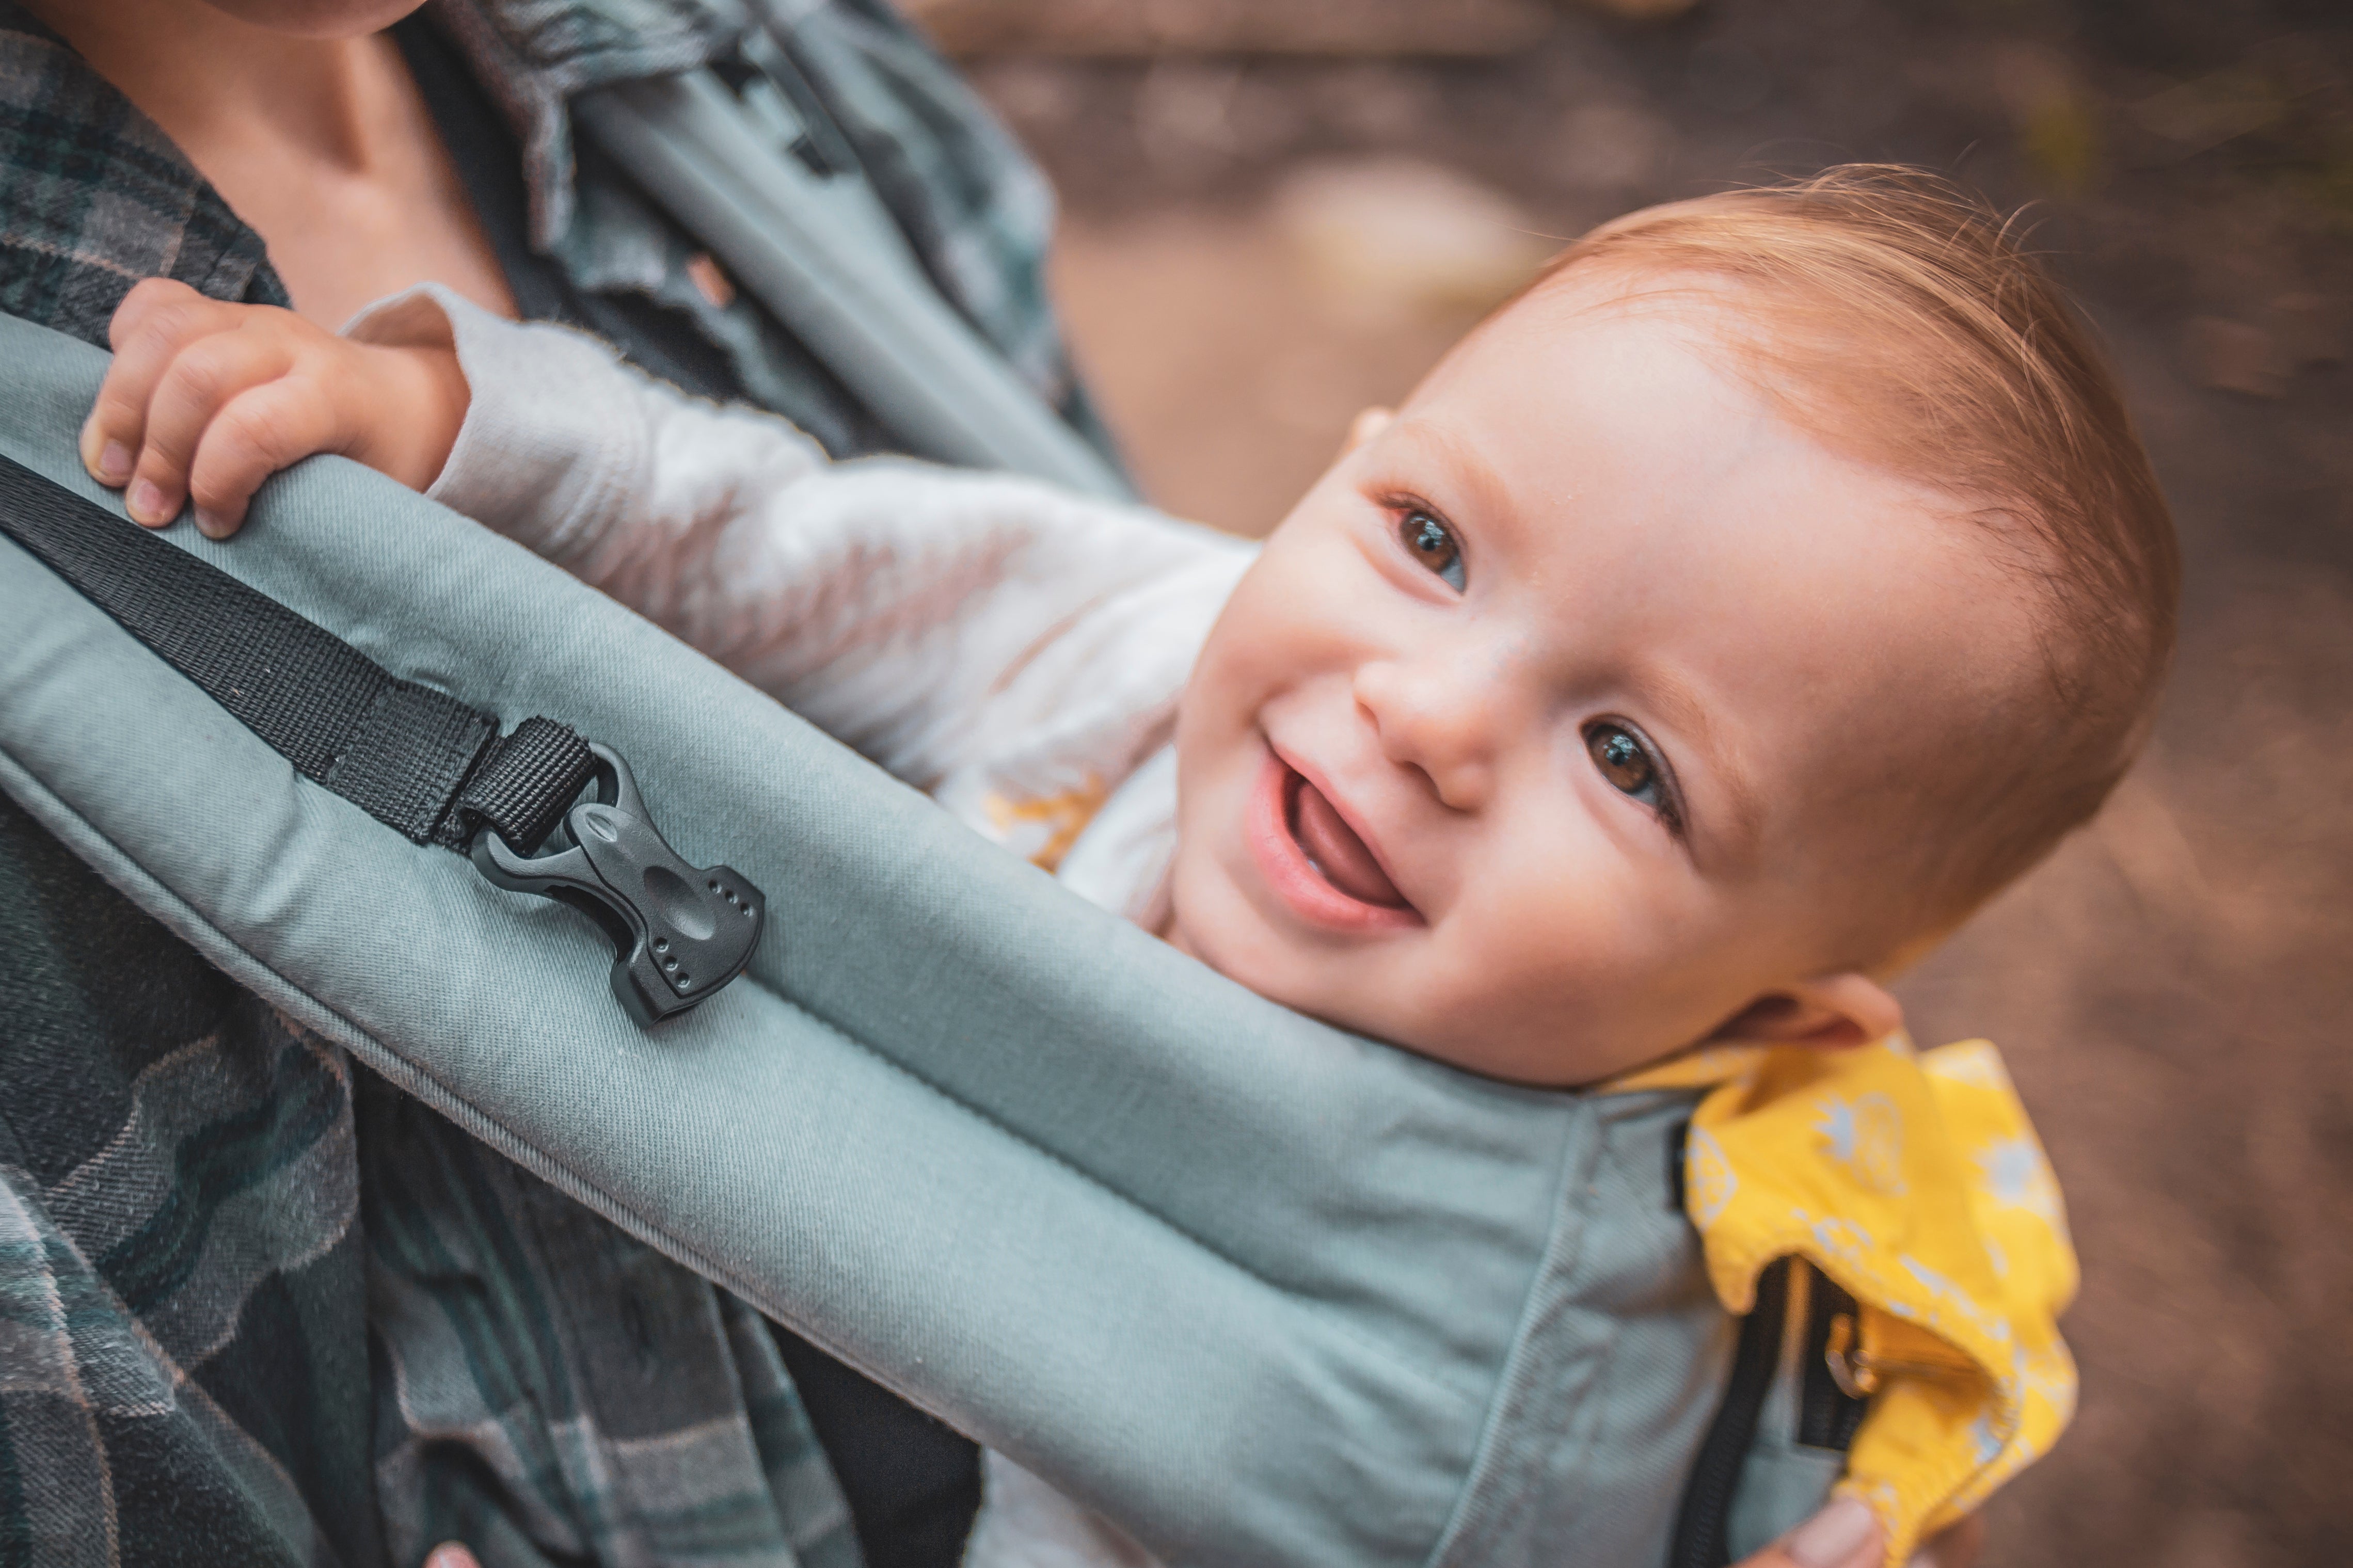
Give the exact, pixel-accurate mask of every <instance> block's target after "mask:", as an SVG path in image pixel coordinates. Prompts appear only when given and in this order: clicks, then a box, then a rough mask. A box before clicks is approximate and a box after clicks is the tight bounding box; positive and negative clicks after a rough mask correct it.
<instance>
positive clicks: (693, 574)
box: [346, 286, 1251, 787]
mask: <svg viewBox="0 0 2353 1568" xmlns="http://www.w3.org/2000/svg"><path fill="white" fill-rule="evenodd" d="M346 331H347V332H349V333H350V334H351V335H353V337H356V338H360V339H362V340H364V341H368V342H439V343H444V344H448V345H450V346H453V347H454V348H455V349H456V351H457V353H458V356H459V364H460V366H461V367H462V369H463V370H464V373H465V374H466V378H467V381H468V384H469V385H470V389H471V395H472V397H471V403H470V407H469V410H468V413H467V416H466V420H465V424H464V426H463V427H462V429H461V430H460V432H459V437H458V440H457V444H456V446H455V447H453V448H452V450H451V452H450V455H449V458H448V463H447V464H446V465H445V466H444V468H443V469H442V472H441V475H440V477H439V478H438V479H437V480H436V481H435V482H434V484H433V486H432V488H431V489H430V490H428V491H427V494H428V495H429V496H430V497H431V498H432V499H433V500H438V501H440V502H441V503H443V504H444V505H446V506H448V507H450V508H451V509H452V510H457V511H459V512H461V513H464V514H465V515H467V516H470V517H472V518H474V519H476V520H478V521H481V522H483V523H486V524H488V525H489V526H491V527H492V528H494V529H497V530H498V531H501V532H502V533H505V534H507V535H508V536H510V537H511V538H513V539H515V540H516V541H518V542H521V543H522V544H525V545H527V546H529V547H530V548H531V549H533V550H534V551H536V552H539V553H540V554H542V555H543V556H545V557H547V558H548V559H549V560H551V561H554V562H555V563H557V564H559V565H562V566H564V567H565V569H567V570H568V571H570V572H572V573H573V574H575V575H577V576H578V577H580V578H581V579H583V580H584V581H586V582H587V583H589V584H592V585H594V586H596V587H597V588H599V589H602V590H603V591H604V592H606V593H607V594H610V595H612V596H613V597H615V598H617V599H618V600H619V601H620V602H621V603H623V604H625V605H628V606H629V607H631V608H632V609H634V610H636V611H638V613H639V614H641V615H643V616H647V617H648V618H649V619H651V620H653V621H655V622H656V623H658V624H659V625H660V626H663V627H664V628H665V629H667V630H669V631H670V632H671V633H672V634H673V635H675V636H677V637H680V638H681V639H682V640H683V641H685V642H687V643H689V644H691V645H692V646H693V647H696V648H698V649H700V650H701V651H702V652H703V653H705V654H707V655H709V656H710V657H711V658H714V659H716V660H718V661H719V662H720V663H721V664H723V665H724V666H726V667H727V668H730V669H732V670H733V671H734V672H736V673H737V674H739V675H741V676H743V677H744V678H745V679H748V680H750V681H752V682H753V683H754V684H755V685H757V686H759V687H761V688H763V689H765V690H766V691H768V692H769V693H771V694H772V695H774V696H776V698H778V699H779V700H782V701H784V702H786V704H787V705H789V706H791V707H793V708H795V709H796V710H799V711H800V712H802V713H803V714H804V715H805V716H806V717H807V718H809V719H811V720H812V721H815V722H817V723H818V724H820V725H822V726H823V727H824V728H826V729H828V731H832V732H833V733H834V734H836V735H838V736H839V737H840V738H841V739H843V740H845V741H847V742H849V743H850V744H852V745H854V746H857V747H858V748H859V749H860V750H861V751H864V752H867V753H868V754H869V755H870V756H872V757H873V758H874V759H875V760H876V761H878V762H880V763H882V764H883V765H884V766H886V767H888V768H890V769H891V770H892V772H894V773H898V774H900V776H902V777H903V778H907V779H909V780H910V781H911V782H913V783H916V784H921V785H925V786H926V787H928V786H929V785H930V784H932V783H933V782H934V781H936V780H937V779H939V778H940V777H941V776H943V775H944V773H947V772H948V771H950V770H952V769H954V768H955V767H956V766H958V765H960V764H961V763H965V762H968V761H970V760H971V759H972V757H973V755H974V754H975V753H976V750H978V749H980V748H983V747H985V746H987V745H988V744H990V743H991V742H992V739H996V740H997V741H999V742H1001V739H1002V737H1003V736H1004V735H1005V734H1006V733H1007V731H1008V729H1011V728H1034V727H1035V726H1036V724H1037V722H1038V721H1039V716H1041V715H1044V714H1048V713H1050V712H1052V711H1054V710H1056V709H1057V708H1058V706H1061V704H1060V697H1061V696H1063V695H1067V692H1066V690H1065V689H1076V688H1078V687H1081V686H1082V685H1083V684H1084V683H1085V681H1086V680H1087V679H1088V671H1089V670H1090V669H1093V670H1096V671H1100V670H1101V669H1103V668H1105V662H1106V661H1108V662H1109V663H1110V664H1111V665H1113V666H1116V667H1119V668H1124V669H1127V670H1130V671H1132V672H1135V673H1137V674H1142V673H1143V671H1144V670H1145V669H1146V668H1150V669H1152V670H1154V671H1155V674H1154V675H1153V676H1152V679H1154V680H1155V681H1158V682H1159V683H1161V684H1166V681H1167V680H1168V679H1178V680H1181V668H1182V667H1183V666H1186V665H1189V663H1190V659H1191V655H1192V652H1193V647H1171V648H1170V649H1168V650H1166V653H1165V654H1164V653H1161V652H1157V651H1155V650H1154V649H1152V648H1149V647H1139V646H1135V645H1138V644H1139V643H1140V642H1141V641H1144V640H1147V639H1150V638H1151V637H1153V636H1154V635H1155V627H1156V626H1160V625H1162V624H1164V623H1165V622H1166V619H1167V616H1166V615H1165V614H1163V613H1161V611H1162V609H1163V607H1164V606H1167V605H1192V604H1198V603H1199V602H1200V601H1201V599H1202V597H1203V595H1205V594H1208V595H1215V596H1216V597H1219V598H1221V597H1222V594H1223V590H1224V587H1225V586H1229V585H1230V583H1231V581H1232V579H1233V578H1235V577H1237V576H1239V574H1240V571H1241V569H1242V568H1243V567H1244V566H1245V565H1246V564H1247V563H1248V561H1249V559H1250V553H1251V547H1250V546H1248V545H1246V544H1244V543H1242V542H1240V541H1238V540H1234V539H1231V538H1229V537H1227V536H1224V535H1220V534H1217V533H1215V532H1212V531H1209V530H1208V529H1204V528H1199V527H1197V526H1194V525H1191V524H1187V523H1180V522H1176V521H1173V520H1171V519H1168V518H1166V517H1165V516H1162V515H1161V514H1159V513H1156V512H1154V511H1151V510H1148V509H1145V508H1142V507H1133V506H1120V505H1115V504H1111V503H1106V502H1103V501H1100V500H1093V499H1092V498H1089V497H1084V496H1081V495H1078V494H1075V493H1073V492H1070V491H1066V490H1062V489H1058V488H1056V487H1053V486H1050V485H1047V484H1044V483H1041V482H1039V481H1035V480H1030V479H1021V478H1018V477H1014V476H1008V475H1001V474H982V473H976V472H971V471H967V470H962V469H955V468H941V467H938V466H935V465H932V464H926V463H921V462H916V461H913V460H911V459H904V458H863V459H860V460H857V461H853V462H848V463H835V462H833V461H831V460H830V459H829V458H828V457H827V456H826V454H825V453H824V451H823V450H822V449H821V448H819V447H818V445H817V444H816V443H815V442H813V441H811V440H810V439H809V438H808V437H807V436H805V435H803V434H802V433H801V432H800V431H798V430H797V429H795V428H794V427H793V426H791V425H789V424H787V423H786V421H784V420H782V419H779V418H776V416H772V415H768V414H765V413H761V412H757V411H754V410H751V409H746V408H740V407H721V406H718V405H713V404H711V403H708V402H705V401H702V400H700V399H696V398H691V397H689V396H687V395H684V394H682V393H681V392H679V391H678V390H677V389H675V388H673V387H670V386H667V385H665V384H661V383H659V382H657V381H654V380H652V379H650V378H649V377H647V376H644V375H642V374H638V373H637V372H635V371H633V370H630V369H629V368H628V367H627V366H625V365H623V364H621V363H619V362H618V360H617V357H616V355H615V354H614V353H613V351H612V350H611V349H609V348H607V346H606V345H604V344H603V343H601V342H597V341H596V340H595V339H593V338H589V337H587V336H586V335H584V334H582V333H578V332H575V331H569V330H567V329H565V328H560V327H550V326H542V325H517V324H515V323H513V322H510V321H501V320H500V319H498V318H497V317H494V316H491V315H490V314H488V313H487V312H485V311H482V310H480V309H478V308H476V307H474V306H472V305H470V304H469V303H467V302H466V301H464V300H459V299H458V298H457V297H455V296H453V295H451V294H449V293H448V292H447V291H446V290H443V289H438V288H434V287H430V286H428V287H427V288H425V289H413V290H411V291H409V292H408V293H406V294H403V295H397V296H395V297H394V298H393V299H391V300H386V301H384V302H383V303H381V304H379V305H376V306H374V307H371V308H370V310H367V311H365V312H364V313H363V314H362V315H361V316H360V317H359V318H357V319H356V320H355V321H353V323H352V325H351V326H350V327H348V328H347V329H346ZM1192 640H1193V644H1194V646H1195V647H1197V646H1198V632H1196V633H1195V634H1194V637H1193V639H1192ZM1170 658H1176V660H1177V661H1178V663H1177V666H1176V668H1172V669H1170V670H1165V671H1163V670H1158V669H1157V667H1158V666H1159V665H1162V664H1165V663H1167V662H1168V660H1169V659H1170Z"/></svg>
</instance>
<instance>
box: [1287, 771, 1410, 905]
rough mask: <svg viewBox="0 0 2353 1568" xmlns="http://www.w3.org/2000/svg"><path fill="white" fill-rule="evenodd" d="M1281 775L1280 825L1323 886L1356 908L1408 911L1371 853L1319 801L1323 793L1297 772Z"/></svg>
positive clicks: (1327, 803)
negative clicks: (1318, 874)
mask: <svg viewBox="0 0 2353 1568" xmlns="http://www.w3.org/2000/svg"><path fill="white" fill-rule="evenodd" d="M1284 771H1285V772H1287V773H1290V775H1291V776H1290V778H1289V779H1287V780H1286V781H1285V787H1284V791H1283V795H1284V799H1283V821H1284V824H1285V826H1288V827H1289V828H1290V829H1291V836H1292V837H1293V838H1294V839H1295V840H1297V841H1298V844H1299V847H1300V848H1301V850H1303V852H1304V853H1305V854H1306V856H1307V861H1308V864H1310V865H1312V866H1314V868H1315V869H1316V870H1318V871H1320V872H1322V873H1323V875H1324V880H1325V881H1327V882H1329V883H1331V884H1332V885H1333V886H1334V887H1335V888H1337V889H1339V890H1340V891H1341V892H1343V893H1345V894H1346V895H1347V896H1348V897H1350V898H1352V899H1355V900H1357V901H1358V902H1359V903H1366V904H1370V905H1372V906H1373V907H1374V908H1376V909H1384V910H1401V909H1406V908H1409V905H1408V904H1407V902H1406V899H1405V895H1404V894H1402V893H1400V892H1398V889H1397V884H1396V883H1395V882H1392V881H1390V880H1389V877H1388V872H1386V871H1384V870H1382V869H1381V863H1380V862H1379V861H1378V860H1377V859H1375V858H1373V852H1372V850H1371V848H1370V847H1367V846H1366V843H1365V841H1364V840H1363V839H1362V838H1359V837H1356V829H1355V828H1353V827H1350V826H1348V824H1347V821H1346V819H1345V818H1344V817H1343V816H1341V815H1340V813H1339V812H1338V811H1337V810H1336V809H1335V807H1334V806H1333V805H1332V803H1331V802H1330V801H1328V800H1326V799H1325V798H1324V792H1323V791H1322V790H1319V789H1317V788H1316V787H1315V786H1314V784H1310V783H1308V782H1307V780H1306V779H1305V778H1304V777H1303V776H1302V775H1301V774H1300V773H1299V772H1298V771H1297V770H1295V769H1289V768H1286V769H1285V770H1284Z"/></svg>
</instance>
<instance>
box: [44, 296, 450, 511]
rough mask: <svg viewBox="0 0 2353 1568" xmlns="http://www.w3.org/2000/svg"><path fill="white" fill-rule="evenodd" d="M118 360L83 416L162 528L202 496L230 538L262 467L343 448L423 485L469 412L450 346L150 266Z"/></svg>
mask: <svg viewBox="0 0 2353 1568" xmlns="http://www.w3.org/2000/svg"><path fill="white" fill-rule="evenodd" d="M107 335H108V337H109V339H110V340H111V342H113V344H114V363H113V365H112V367H111V368H110V369H109V370H108V371H107V373H106V381H105V384H103V385H101V386H100V388H99V389H98V404H97V406H95V407H93V408H92V409H91V410H90V418H89V420H88V422H87V423H85V424H84V425H83V426H82V432H81V459H82V462H83V464H84V465H85V466H87V467H88V468H89V469H90V473H91V475H92V476H93V477H95V478H96V479H97V480H98V482H99V483H100V484H102V485H108V486H111V487H114V488H116V489H121V488H123V487H125V486H128V487H129V493H128V494H127V495H126V496H125V497H124V498H123V500H124V504H125V506H126V507H127V508H128V509H129V510H130V512H131V515H132V517H133V518H135V519H137V520H138V521H141V522H143V523H145V524H146V525H147V526H148V527H150V528H161V527H163V526H164V524H165V523H167V522H169V521H172V519H174V517H176V516H178V515H179V512H180V507H181V505H182V503H183V502H185V501H187V500H194V501H195V510H196V526H197V528H199V529H201V530H202V531H204V532H205V533H206V535H207V536H209V537H211V538H214V539H226V538H227V537H228V535H230V534H232V533H234V532H236V531H237V525H238V524H240V523H242V522H243V521H245V507H246V502H247V501H248V500H251V499H252V497H253V492H254V490H255V489H256V488H257V487H259V485H260V483H261V481H262V480H264V479H268V478H269V476H270V475H271V474H274V473H276V472H277V471H278V470H279V469H280V468H287V467H290V465H292V464H294V463H296V462H298V461H300V460H301V459H302V458H307V457H309V456H311V454H312V453H314V452H337V453H341V454H342V455H343V456H344V457H346V458H356V459H357V460H358V461H360V462H363V463H365V464H366V465H367V466H368V467H369V468H374V469H375V470H376V471H377V472H379V473H382V474H385V475H389V476H390V477H391V478H393V479H397V480H399V481H400V482H401V483H402V484H404V485H406V486H408V487H409V488H410V489H420V490H421V489H424V488H425V487H426V486H427V485H429V484H431V483H432V482H433V481H434V479H436V478H437V477H438V475H439V474H440V472H441V465H442V464H443V463H444V462H445V461H447V460H448V456H449V448H450V447H451V446H452V445H454V444H455V443H456V441H457V439H458V429H459V426H461V425H463V424H464V423H465V419H466V405H467V403H468V401H469V394H468V391H467V386H466V378H465V375H464V374H462V373H461V372H460V371H459V368H458V356H457V355H456V354H455V353H452V352H451V351H449V350H448V349H436V348H386V347H379V346H376V345H374V344H369V343H357V342H351V341H350V340H349V339H345V338H339V337H336V336H335V335H334V334H333V333H332V332H329V331H324V330H322V329H321V328H319V327H315V326H313V325H311V323H310V322H308V321H304V320H303V319H302V318H301V317H300V316H298V315H296V314H294V312H292V311H291V310H277V309H274V308H272V307H270V306H267V305H225V304H223V303H221V302H220V301H219V300H207V299H206V298H205V297H204V296H203V295H201V294H199V293H197V292H196V291H195V289H191V288H189V287H188V286H187V285H185V284H184V283H174V282H171V281H169V280H167V279H160V278H151V279H147V280H146V281H144V282H142V283H141V284H139V285H138V286H137V287H136V288H134V289H132V290H131V292H130V294H129V295H128V296H126V297H125V298H124V300H123V301H122V305H121V309H119V310H116V311H115V312H114V321H113V322H112V323H111V325H110V326H109V328H108V332H107Z"/></svg>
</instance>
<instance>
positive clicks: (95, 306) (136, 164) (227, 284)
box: [0, 0, 287, 344]
mask: <svg viewBox="0 0 2353 1568" xmlns="http://www.w3.org/2000/svg"><path fill="white" fill-rule="evenodd" d="M0 255H5V265H0V310H6V311H7V312H9V313H10V314H12V315H17V316H22V317H24V318H25V319H26V320H28V321H39V322H41V323H42V324H44V325H46V326H50V327H54V328H56V329H57V330H58V331H65V332H70V333H72V334H73V335H75V336H76V337H79V338H82V339H84V340H86V341H88V342H93V343H100V344H103V343H104V342H106V326H107V322H108V321H110V320H111V318H112V317H113V314H114V308H115V306H117V305H118V304H120V303H121V300H122V296H123V295H125V294H127V293H129V292H130V290H131V286H132V284H134V283H136V282H138V281H139V280H140V279H142V278H154V277H163V278H174V279H179V280H180V281H181V282H184V283H186V284H187V285H189V286H190V287H191V288H194V289H196V290H198V291H199V292H201V293H204V294H207V295H210V296H211V297H212V298H214V299H216V300H251V301H255V302H259V303H265V304H274V305H282V304H285V303H286V302H287V300H286V290H285V288H284V286H283V285H282V284H280V281H279V279H278V276H277V274H276V272H275V271H273V270H272V269H271V268H270V266H269V257H268V254H267V253H266V251H265V250H264V248H263V246H262V243H261V237H260V236H259V235H257V234H255V233H254V232H253V230H252V229H250V228H249V227H248V226H246V224H245V223H244V221H243V220H242V219H240V218H239V217H238V216H237V214H236V213H234V212H232V211H231V210H230V209H229V205H228V204H227V202H225V201H223V200H222V199H221V195H220V193H219V192H217V191H216V190H214V189H213V187H212V186H211V184H208V183H207V182H206V179H205V177H204V176H203V175H202V174H198V173H196V170H195V165H194V164H192V163H189V162H188V161H187V159H186V158H185V156H183V155H182V154H181V153H180V150H179V149H178V148H177V147H175V146H174V145H173V144H172V141H171V139H170V138H169V137H167V136H165V135H164V132H163V131H162V130H161V129H159V128H158V127H157V126H156V124H155V122H154V121H152V120H149V119H148V118H147V117H146V116H145V115H144V114H142V113H141V112H140V111H139V110H138V109H137V108H135V107H134V106H133V105H132V103H131V101H130V100H128V99H126V98H124V97H123V96H122V95H121V93H120V92H118V91H116V90H115V89H114V88H113V86H112V85H111V83H109V82H108V81H107V80H106V79H104V78H102V77H100V75H99V74H98V73H97V72H96V71H94V70H92V69H90V67H89V66H88V65H87V64H85V63H84V62H83V61H82V59H81V57H79V55H77V54H75V53H74V52H73V50H72V49H71V48H70V47H68V45H67V44H66V42H65V40H63V39H62V38H60V37H58V36H57V35H56V34H55V33H52V32H51V31H49V29H48V28H47V27H45V26H42V25H41V24H40V23H39V22H38V21H37V20H36V19H35V18H34V17H33V16H31V15H30V14H29V13H27V12H26V11H25V10H24V9H23V8H22V7H21V6H19V5H15V4H13V3H12V0H0Z"/></svg>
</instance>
